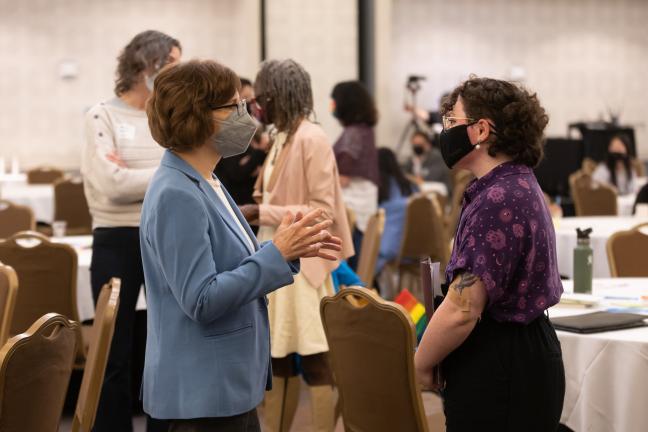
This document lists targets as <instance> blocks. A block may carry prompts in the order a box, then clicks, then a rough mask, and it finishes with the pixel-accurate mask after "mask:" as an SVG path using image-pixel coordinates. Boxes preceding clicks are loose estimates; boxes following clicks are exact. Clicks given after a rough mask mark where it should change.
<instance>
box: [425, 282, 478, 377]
mask: <svg viewBox="0 0 648 432" xmlns="http://www.w3.org/2000/svg"><path fill="white" fill-rule="evenodd" d="M487 300H488V297H487V295H486V289H485V288H484V284H483V282H482V281H481V279H479V277H478V276H475V275H474V274H472V273H469V272H464V273H461V274H460V275H458V276H457V277H455V279H454V280H453V281H452V284H450V289H449V290H448V295H447V296H446V298H445V299H444V300H443V302H442V303H441V306H439V309H438V310H437V311H436V312H435V313H434V315H433V316H432V319H431V320H430V323H429V324H428V326H427V329H426V330H425V334H424V335H423V339H421V343H420V344H419V347H418V351H417V352H416V355H415V356H414V363H415V366H416V373H417V376H418V379H419V381H420V382H421V384H422V385H423V386H424V387H427V388H433V379H432V378H433V375H432V369H433V367H434V366H436V365H438V364H439V363H441V361H442V360H443V359H444V358H445V357H446V356H447V355H448V354H450V353H451V352H452V351H454V350H455V349H457V348H458V347H459V346H460V345H461V344H462V343H463V342H464V341H465V340H466V339H467V338H468V335H470V332H472V331H473V329H474V328H475V325H476V324H477V321H479V319H480V317H481V314H482V312H483V310H484V308H485V306H486V303H487Z"/></svg>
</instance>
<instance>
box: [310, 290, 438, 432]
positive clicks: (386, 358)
mask: <svg viewBox="0 0 648 432" xmlns="http://www.w3.org/2000/svg"><path fill="white" fill-rule="evenodd" d="M320 314H321V317H322V323H323V325H324V332H325V333H326V339H327V340H328V344H329V359H330V364H331V368H332V370H333V375H334V377H335V383H336V386H337V387H338V391H339V398H340V405H341V409H342V419H343V422H344V428H345V430H347V431H371V432H383V431H384V432H392V431H420V432H424V431H428V430H430V428H429V426H428V419H426V415H425V411H424V408H423V401H422V398H421V389H420V387H419V385H418V383H417V380H416V375H415V369H414V349H415V347H416V336H415V331H414V324H413V323H412V320H411V318H410V317H409V315H408V314H407V312H406V311H405V310H404V309H403V308H402V306H400V305H398V304H396V303H393V302H388V301H386V300H383V299H381V298H380V297H379V296H378V295H377V294H374V293H373V292H372V291H371V290H367V289H362V288H346V289H343V290H340V292H338V293H337V294H336V295H335V296H334V297H324V298H323V299H322V302H321V303H320ZM359 365H361V366H359ZM432 420H433V421H437V419H436V418H432ZM433 430H439V429H433Z"/></svg>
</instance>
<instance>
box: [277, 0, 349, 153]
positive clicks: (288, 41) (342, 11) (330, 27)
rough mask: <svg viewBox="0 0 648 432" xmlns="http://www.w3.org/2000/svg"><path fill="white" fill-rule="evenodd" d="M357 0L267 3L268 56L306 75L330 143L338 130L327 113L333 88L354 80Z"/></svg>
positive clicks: (283, 0) (318, 114) (319, 119)
mask: <svg viewBox="0 0 648 432" xmlns="http://www.w3.org/2000/svg"><path fill="white" fill-rule="evenodd" d="M357 16H358V14H357V1H355V0H321V1H311V0H309V1H304V0H268V1H267V32H266V36H267V57H268V58H275V59H284V58H292V59H294V60H295V61H297V62H298V63H300V64H301V65H302V66H304V68H305V69H306V70H307V71H308V72H309V73H310V76H311V82H312V85H313V96H314V98H315V113H316V114H317V120H318V121H319V122H320V123H321V124H322V126H323V127H324V130H325V131H326V132H327V134H328V136H329V139H331V142H334V141H335V139H336V138H337V136H338V135H339V133H340V131H341V128H340V126H339V125H338V123H337V120H335V119H334V118H333V116H332V115H331V114H330V113H329V106H330V105H329V101H330V94H331V90H332V89H333V86H334V85H335V84H336V83H337V82H339V81H344V80H353V79H357V78H358V49H357V45H358V24H357V21H358V19H357Z"/></svg>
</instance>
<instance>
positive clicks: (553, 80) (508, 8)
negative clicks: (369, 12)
mask: <svg viewBox="0 0 648 432" xmlns="http://www.w3.org/2000/svg"><path fill="white" fill-rule="evenodd" d="M392 17H393V19H392V28H391V35H392V37H391V40H392V46H391V53H392V59H393V61H392V67H391V69H392V74H391V79H392V81H391V85H390V87H391V92H390V94H389V97H390V102H391V103H390V104H389V106H391V107H392V109H391V111H390V112H389V113H388V116H389V117H390V118H391V126H390V131H391V133H390V135H389V138H387V140H388V142H386V143H385V144H390V145H393V143H395V142H396V141H397V138H398V134H399V133H400V130H401V128H402V126H403V125H404V124H405V122H406V121H407V116H406V115H405V114H404V113H403V112H402V110H401V107H402V101H403V87H404V83H405V80H406V77H407V76H408V75H409V74H417V75H419V74H420V75H425V76H427V81H425V82H424V85H423V89H422V91H421V94H420V99H421V101H422V103H423V104H424V105H426V106H427V107H429V108H436V106H437V101H438V99H439V97H440V95H441V94H442V93H443V92H445V91H448V90H451V89H452V88H453V87H454V86H455V85H457V84H458V83H459V82H460V81H461V80H463V79H465V78H467V76H468V75H469V74H471V73H475V74H477V75H481V76H492V77H495V78H508V77H510V76H511V73H512V72H513V71H514V69H515V68H522V70H523V71H524V72H525V81H524V82H525V85H526V86H527V87H529V88H530V89H532V90H534V91H537V93H538V95H539V97H540V99H541V102H542V103H543V105H544V106H545V108H546V109H547V111H548V112H549V115H550V118H551V119H550V123H549V126H548V133H549V134H550V135H555V136H558V135H564V134H565V133H566V129H567V124H568V123H570V122H573V121H578V120H596V119H599V118H600V117H602V116H606V115H607V114H606V113H607V109H608V107H611V108H612V109H614V110H620V111H621V117H620V118H621V122H622V123H624V124H631V125H634V126H635V127H636V133H637V142H638V146H639V152H640V155H641V156H642V157H643V158H644V159H647V158H648V130H647V124H648V97H646V95H647V94H648V80H647V79H646V74H647V73H648V30H647V28H646V23H647V22H648V2H646V1H644V0H609V1H606V0H543V1H539V0H489V1H483V0H455V1H453V2H445V1H441V0H397V1H394V3H393V12H392Z"/></svg>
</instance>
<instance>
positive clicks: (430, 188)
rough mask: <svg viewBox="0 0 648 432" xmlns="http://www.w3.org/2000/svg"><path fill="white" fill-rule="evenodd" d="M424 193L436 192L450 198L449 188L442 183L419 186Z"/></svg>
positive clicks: (425, 183) (424, 183) (428, 183)
mask: <svg viewBox="0 0 648 432" xmlns="http://www.w3.org/2000/svg"><path fill="white" fill-rule="evenodd" d="M419 189H421V192H423V193H431V192H436V193H438V194H440V195H443V196H448V187H447V186H446V185H445V183H442V182H423V183H421V184H420V185H419Z"/></svg>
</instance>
